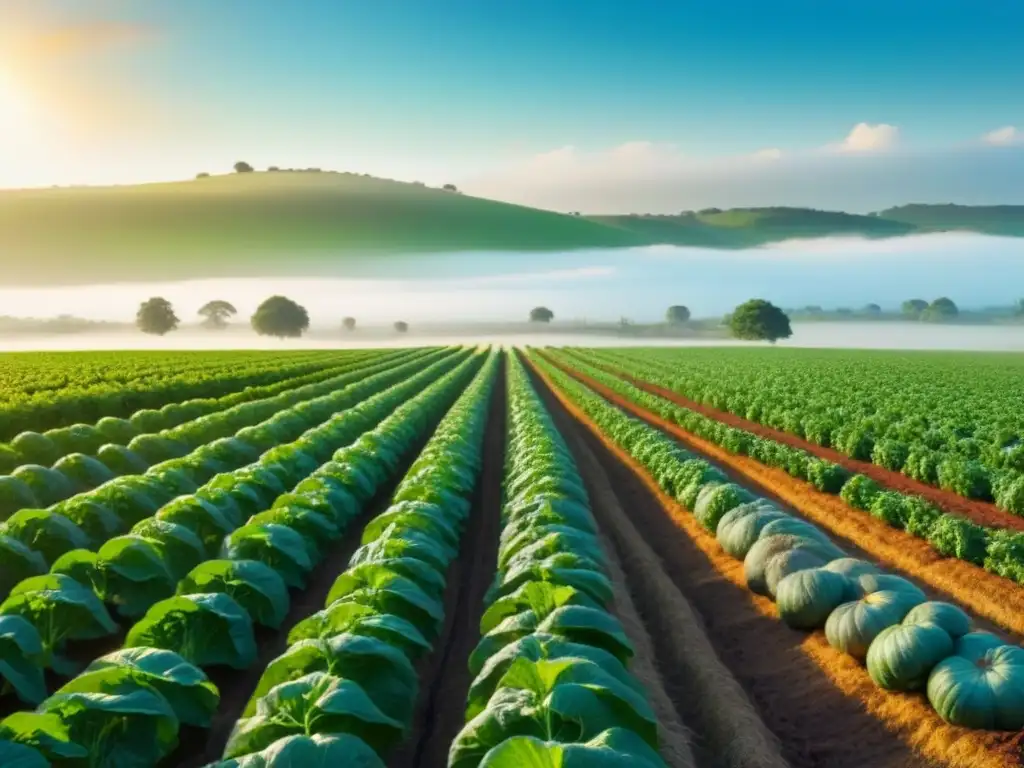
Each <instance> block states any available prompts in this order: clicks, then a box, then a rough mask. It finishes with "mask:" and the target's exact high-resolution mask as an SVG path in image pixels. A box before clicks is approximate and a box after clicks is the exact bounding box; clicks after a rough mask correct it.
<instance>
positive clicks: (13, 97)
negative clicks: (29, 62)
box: [0, 68, 33, 142]
mask: <svg viewBox="0 0 1024 768" xmlns="http://www.w3.org/2000/svg"><path fill="white" fill-rule="evenodd" d="M32 122H33V120H32V108H31V104H30V102H29V98H28V95H27V94H26V93H25V92H24V90H23V89H22V88H21V87H20V86H19V84H18V83H17V81H16V80H15V79H14V77H13V76H11V75H10V73H9V72H7V71H6V70H4V69H2V68H0V140H3V141H5V142H7V141H11V140H12V139H13V140H18V139H23V138H26V137H28V136H29V135H30V134H31V132H32Z"/></svg>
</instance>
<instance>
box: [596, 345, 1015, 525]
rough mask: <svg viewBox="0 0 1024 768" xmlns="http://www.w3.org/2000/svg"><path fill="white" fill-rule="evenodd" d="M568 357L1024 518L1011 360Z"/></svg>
mask: <svg viewBox="0 0 1024 768" xmlns="http://www.w3.org/2000/svg"><path fill="white" fill-rule="evenodd" d="M770 353H771V354H766V350H725V349H715V350H687V351H685V352H681V351H671V352H666V351H662V350H640V351H635V350H631V351H613V352H605V351H592V350H588V351H585V352H584V351H582V350H580V351H578V352H577V354H580V355H584V356H585V357H586V358H587V359H588V360H590V361H591V362H596V363H599V364H604V365H611V366H613V367H614V368H616V369H618V370H622V371H624V372H626V373H628V374H629V375H631V376H635V377H637V378H641V379H644V380H646V381H650V382H651V383H654V384H659V385H661V386H664V387H666V388H668V389H671V390H673V391H675V392H678V393H680V394H682V395H684V396H686V397H688V398H690V399H692V400H695V401H697V402H700V403H703V404H706V405H710V406H713V407H715V408H718V409H720V410H724V411H728V412H730V413H733V414H736V415H738V416H741V417H743V418H746V419H749V420H750V421H755V422H758V423H760V424H764V425H766V426H769V427H772V428H774V429H779V430H782V431H785V432H789V433H791V434H794V435H796V436H798V437H801V438H804V439H806V440H809V441H811V442H814V443H817V444H819V445H822V446H825V447H831V448H835V449H836V450H838V451H840V452H842V453H844V454H846V455H847V456H850V457H852V458H855V459H860V460H863V461H871V462H873V463H874V464H877V465H879V466H881V467H884V468H886V469H889V470H892V471H895V472H901V473H903V474H904V475H906V476H907V477H911V478H913V479H915V480H919V481H921V482H923V483H927V484H929V485H935V486H939V487H941V488H943V489H946V490H949V491H953V492H955V493H957V494H960V495H961V496H965V497H967V498H971V499H981V500H984V501H995V503H996V504H997V505H998V506H999V507H1001V508H1002V509H1004V510H1006V511H1008V512H1013V513H1014V514H1019V515H1024V409H1022V408H1021V407H1020V404H1021V401H1022V398H1024V387H1022V386H1021V382H1022V381H1024V365H1022V358H1021V356H1020V355H992V354H976V355H964V354H959V355H958V354H948V353H947V354H941V355H937V354H932V353H917V354H914V353H909V354H908V353H900V354H896V353H880V352H866V351H863V350H860V351H837V350H829V351H827V352H824V351H810V350H770Z"/></svg>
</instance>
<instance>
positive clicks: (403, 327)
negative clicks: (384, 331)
mask: <svg viewBox="0 0 1024 768" xmlns="http://www.w3.org/2000/svg"><path fill="white" fill-rule="evenodd" d="M395 330H396V331H398V332H399V333H406V332H407V331H408V330H409V324H408V323H407V322H405V321H404V320H399V321H398V322H397V323H395Z"/></svg>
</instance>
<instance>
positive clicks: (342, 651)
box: [245, 633, 419, 723]
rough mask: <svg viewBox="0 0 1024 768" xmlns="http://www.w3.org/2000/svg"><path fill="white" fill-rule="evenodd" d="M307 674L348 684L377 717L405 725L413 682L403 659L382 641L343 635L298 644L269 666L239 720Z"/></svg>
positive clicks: (412, 698)
mask: <svg viewBox="0 0 1024 768" xmlns="http://www.w3.org/2000/svg"><path fill="white" fill-rule="evenodd" d="M310 672H329V673H330V674H332V675H334V676H335V677H341V678H345V679H348V680H354V681H355V682H357V683H359V685H360V686H362V688H363V690H364V691H366V693H367V695H369V697H370V699H372V700H373V703H374V704H376V705H377V706H378V707H379V708H380V710H381V711H382V712H384V713H385V714H386V715H388V716H389V717H392V718H394V719H395V720H398V721H399V722H403V723H404V722H408V720H409V718H410V717H411V716H412V708H413V707H414V706H415V704H416V696H417V690H418V685H419V678H418V675H417V673H416V670H415V669H414V668H413V666H412V663H411V662H410V661H409V659H408V657H406V655H405V654H404V653H402V652H401V651H400V650H398V649H397V648H394V647H393V646H391V645H388V644H387V643H385V642H384V641H383V640H378V639H377V638H373V637H364V636H361V635H353V634H347V633H346V634H342V635H336V636H335V637H332V638H329V639H326V640H303V641H301V642H299V643H296V644H295V645H293V646H291V647H290V648H289V649H288V650H287V651H285V652H284V653H283V654H282V655H281V656H278V657H277V658H276V659H274V660H273V661H272V662H270V664H268V665H267V669H266V671H265V672H264V673H263V677H261V678H260V682H259V684H258V685H257V686H256V691H255V692H254V693H253V696H252V698H251V699H250V700H249V704H248V706H247V707H246V710H245V716H246V717H251V716H252V715H254V714H255V713H256V702H257V701H258V700H259V699H260V698H262V697H263V696H265V695H266V694H267V693H269V692H270V690H271V689H272V688H274V687H275V686H277V685H280V684H281V683H284V682H287V681H289V680H295V679H298V678H300V677H303V676H304V675H308V674H309V673H310Z"/></svg>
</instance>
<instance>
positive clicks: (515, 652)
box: [466, 633, 642, 718]
mask: <svg viewBox="0 0 1024 768" xmlns="http://www.w3.org/2000/svg"><path fill="white" fill-rule="evenodd" d="M520 658H523V659H528V660H530V661H539V660H541V659H564V658H578V659H586V660H588V661H591V662H594V663H595V664H597V665H598V666H599V667H601V669H603V670H604V671H605V672H607V673H608V674H610V675H612V676H613V677H614V678H615V679H616V680H618V681H619V682H620V683H622V684H624V685H626V686H629V687H630V688H632V689H633V690H635V691H636V692H637V693H640V692H642V689H641V687H640V684H639V683H638V682H637V681H636V679H635V678H633V676H632V675H630V674H629V671H628V670H627V669H626V667H624V666H623V665H622V662H620V661H619V660H618V659H617V658H615V657H614V656H612V655H611V654H610V653H608V652H607V651H603V650H601V649H600V648H594V647H593V646H589V645H580V644H579V643H573V642H570V641H568V640H566V639H564V638H561V637H557V636H555V635H544V634H540V633H536V634H532V635H527V636H526V637H524V638H522V639H521V640H517V641H516V642H514V643H511V644H509V645H507V646H505V647H504V648H502V649H501V650H500V651H498V652H497V653H495V654H494V655H493V656H491V657H490V658H489V659H488V660H487V663H486V664H484V666H483V669H482V670H481V671H480V674H478V675H477V676H476V679H475V680H474V681H473V683H472V685H471V686H470V689H469V696H468V697H467V707H466V716H467V718H472V717H475V716H476V715H477V714H479V713H480V712H481V711H483V709H484V707H485V706H486V705H487V702H488V700H489V699H490V697H491V696H492V695H493V694H494V692H495V690H497V688H498V683H499V682H500V681H501V679H502V678H503V677H504V676H505V673H506V672H508V670H509V667H511V666H512V664H513V663H514V662H515V661H516V660H517V659H520Z"/></svg>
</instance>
